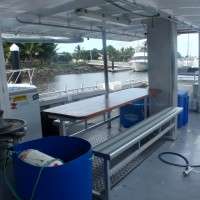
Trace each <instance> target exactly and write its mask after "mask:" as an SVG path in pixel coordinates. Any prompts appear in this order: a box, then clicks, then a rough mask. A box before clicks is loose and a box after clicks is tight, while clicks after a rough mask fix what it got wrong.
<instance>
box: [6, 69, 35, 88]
mask: <svg viewBox="0 0 200 200" xmlns="http://www.w3.org/2000/svg"><path fill="white" fill-rule="evenodd" d="M34 72H35V69H34V68H31V69H30V68H24V69H14V70H7V71H6V74H7V76H8V79H7V82H8V84H10V83H17V81H18V80H19V78H20V76H21V75H22V74H23V73H25V74H26V73H27V75H28V78H29V84H30V85H32V84H33V76H34ZM15 75H16V77H15ZM13 78H14V80H13Z"/></svg>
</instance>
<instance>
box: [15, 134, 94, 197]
mask: <svg viewBox="0 0 200 200" xmlns="http://www.w3.org/2000/svg"><path fill="white" fill-rule="evenodd" d="M26 149H36V150H39V151H41V152H43V153H46V154H48V155H50V156H53V157H55V158H59V159H61V160H62V161H64V162H65V164H64V165H62V166H57V167H45V168H44V169H43V171H42V174H41V177H40V180H39V183H38V187H37V189H36V192H35V196H34V200H58V199H63V200H64V199H65V200H92V159H91V157H92V151H91V145H90V144H89V143H88V142H87V141H85V140H83V139H80V138H73V137H56V136H55V137H47V138H42V139H38V140H34V141H30V142H25V143H22V144H19V145H16V146H14V150H15V151H16V152H17V154H19V152H21V151H23V150H26ZM17 154H16V155H15V156H14V161H13V163H14V172H15V178H16V189H17V192H18V194H19V195H20V197H21V198H22V199H23V200H30V197H31V193H32V190H33V187H34V184H35V182H36V179H37V177H38V174H39V171H40V169H41V168H40V167H35V166H32V165H29V164H27V163H25V162H23V161H22V160H20V159H18V157H17Z"/></svg>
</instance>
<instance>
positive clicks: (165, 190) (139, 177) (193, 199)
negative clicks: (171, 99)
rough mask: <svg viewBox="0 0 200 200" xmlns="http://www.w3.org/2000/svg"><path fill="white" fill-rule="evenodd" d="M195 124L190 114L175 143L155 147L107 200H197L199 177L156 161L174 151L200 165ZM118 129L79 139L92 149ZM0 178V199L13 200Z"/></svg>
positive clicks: (197, 116)
mask: <svg viewBox="0 0 200 200" xmlns="http://www.w3.org/2000/svg"><path fill="white" fill-rule="evenodd" d="M199 122H200V114H196V113H190V121H189V124H188V126H187V127H184V128H182V129H179V131H178V133H179V135H178V139H177V140H176V141H175V142H171V141H166V142H164V144H162V145H161V146H158V147H156V148H155V151H154V152H153V153H152V154H151V155H150V156H149V157H148V158H147V159H146V160H145V161H144V162H142V164H140V166H139V167H137V168H136V169H135V170H134V171H132V172H131V173H130V174H129V175H128V176H127V177H126V178H124V179H123V180H122V181H121V182H120V183H119V184H117V185H116V186H115V187H114V188H113V190H112V192H111V200H122V199H124V200H134V199H136V200H168V199H170V200H199V199H200V193H199V184H200V174H191V175H190V176H189V177H186V178H185V177H183V176H182V171H183V170H182V169H181V168H177V167H172V166H168V165H165V164H163V163H161V162H160V161H159V160H158V154H159V153H160V152H163V151H174V152H178V153H182V154H184V155H185V156H187V157H188V158H189V159H190V161H191V162H194V163H200V156H199V155H200V123H199ZM118 127H119V126H118V120H115V121H114V122H113V126H112V129H107V128H106V125H104V126H102V127H99V128H97V129H95V130H93V131H91V132H89V133H86V134H84V135H82V137H83V138H85V139H88V140H89V141H90V142H92V143H93V145H96V144H98V143H100V142H103V141H104V140H105V139H108V138H109V137H113V136H114V135H116V134H119V131H118ZM122 134H123V131H122ZM199 170H200V169H199ZM0 176H1V178H0V199H2V200H11V199H13V198H12V197H11V196H10V195H9V194H8V191H7V189H5V187H4V184H3V179H2V174H0Z"/></svg>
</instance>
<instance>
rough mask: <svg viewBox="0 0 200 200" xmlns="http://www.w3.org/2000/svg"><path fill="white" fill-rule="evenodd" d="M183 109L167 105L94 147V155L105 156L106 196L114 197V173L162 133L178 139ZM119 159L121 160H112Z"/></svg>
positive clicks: (107, 199) (169, 137)
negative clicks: (179, 119) (112, 192)
mask: <svg viewBox="0 0 200 200" xmlns="http://www.w3.org/2000/svg"><path fill="white" fill-rule="evenodd" d="M181 111H182V108H180V107H170V108H166V109H164V110H163V111H161V112H159V113H157V114H155V115H153V116H151V117H149V118H148V119H146V120H144V121H142V122H140V123H138V124H137V125H135V126H134V127H132V128H130V129H128V130H127V131H125V132H124V133H122V134H120V135H118V136H115V137H113V138H111V139H109V140H107V141H106V142H104V143H102V144H99V145H97V146H96V147H94V148H93V153H94V156H97V157H99V158H101V159H103V167H104V188H105V191H104V199H105V200H109V199H110V191H111V187H112V185H111V176H112V175H113V174H114V173H116V172H117V171H118V170H119V169H120V168H121V167H122V166H125V165H126V164H127V163H128V162H130V161H131V160H133V159H134V158H136V157H137V156H138V155H139V154H141V153H142V152H143V151H144V150H146V149H147V148H148V147H149V146H150V145H152V144H153V143H154V142H156V141H157V140H158V139H160V138H161V137H162V136H164V135H166V137H167V138H168V139H172V140H175V139H176V124H177V115H178V114H179V113H180V112H181ZM128 150H131V151H130V153H129V154H128V155H127V156H126V154H125V155H124V153H125V152H127V151H128ZM122 155H123V156H122ZM117 159H118V160H119V162H112V161H113V160H117ZM113 163H114V164H113Z"/></svg>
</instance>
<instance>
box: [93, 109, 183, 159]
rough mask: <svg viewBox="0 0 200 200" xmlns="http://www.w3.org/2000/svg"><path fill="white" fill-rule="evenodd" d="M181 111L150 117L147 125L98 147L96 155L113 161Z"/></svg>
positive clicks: (168, 111)
mask: <svg viewBox="0 0 200 200" xmlns="http://www.w3.org/2000/svg"><path fill="white" fill-rule="evenodd" d="M181 110H182V108H178V107H176V108H169V109H165V110H164V111H163V112H161V114H160V113H158V114H156V115H154V116H152V117H150V118H149V119H147V120H145V121H146V122H145V123H141V124H140V125H138V126H137V127H135V128H132V129H129V130H128V131H127V132H125V133H124V134H122V135H120V137H117V136H116V137H115V138H113V139H110V140H108V142H105V143H103V144H102V145H101V144H100V145H98V146H97V148H94V153H95V154H97V155H98V154H100V155H103V156H104V157H107V158H108V159H112V158H114V157H116V156H118V155H119V154H120V153H121V152H123V151H125V150H127V149H128V148H130V147H131V146H132V145H134V144H135V143H137V142H138V141H139V140H141V139H143V138H144V137H146V136H147V135H149V134H150V133H152V132H153V131H155V130H156V129H157V128H159V127H160V126H162V125H163V124H165V123H166V122H167V121H169V120H170V119H172V118H174V117H175V116H176V115H177V114H178V113H180V112H181Z"/></svg>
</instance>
